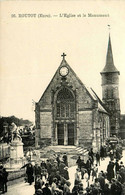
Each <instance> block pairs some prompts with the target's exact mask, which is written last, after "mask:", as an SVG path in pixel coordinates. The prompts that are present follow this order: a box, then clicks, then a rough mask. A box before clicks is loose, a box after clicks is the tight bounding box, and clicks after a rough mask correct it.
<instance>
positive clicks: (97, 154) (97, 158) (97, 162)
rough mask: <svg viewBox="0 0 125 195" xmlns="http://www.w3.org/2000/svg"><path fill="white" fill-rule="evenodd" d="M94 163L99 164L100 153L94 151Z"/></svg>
mask: <svg viewBox="0 0 125 195" xmlns="http://www.w3.org/2000/svg"><path fill="white" fill-rule="evenodd" d="M96 164H97V165H99V166H100V154H99V152H97V153H96Z"/></svg>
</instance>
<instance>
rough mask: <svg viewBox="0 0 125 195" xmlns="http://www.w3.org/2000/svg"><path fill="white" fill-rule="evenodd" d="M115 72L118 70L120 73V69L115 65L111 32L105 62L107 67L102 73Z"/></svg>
mask: <svg viewBox="0 0 125 195" xmlns="http://www.w3.org/2000/svg"><path fill="white" fill-rule="evenodd" d="M113 72H117V73H118V74H119V71H118V70H117V68H116V67H115V65H114V60H113V54H112V46H111V38H110V34H109V41H108V49H107V56H106V64H105V67H104V69H103V70H102V72H101V73H102V74H103V73H113Z"/></svg>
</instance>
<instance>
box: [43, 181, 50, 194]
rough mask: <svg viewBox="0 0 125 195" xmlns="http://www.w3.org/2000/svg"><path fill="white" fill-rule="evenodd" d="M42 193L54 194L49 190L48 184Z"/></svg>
mask: <svg viewBox="0 0 125 195" xmlns="http://www.w3.org/2000/svg"><path fill="white" fill-rule="evenodd" d="M42 191H43V195H51V194H52V193H51V190H50V189H49V184H48V183H46V184H45V187H44V188H43V189H42Z"/></svg>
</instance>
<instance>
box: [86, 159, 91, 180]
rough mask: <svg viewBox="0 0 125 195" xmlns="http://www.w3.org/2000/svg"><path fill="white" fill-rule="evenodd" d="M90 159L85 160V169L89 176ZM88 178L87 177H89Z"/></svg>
mask: <svg viewBox="0 0 125 195" xmlns="http://www.w3.org/2000/svg"><path fill="white" fill-rule="evenodd" d="M91 165H92V164H91V161H90V159H88V160H87V161H86V169H87V173H88V176H89V178H90V174H91ZM89 178H88V179H89Z"/></svg>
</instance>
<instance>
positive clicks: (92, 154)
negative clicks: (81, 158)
mask: <svg viewBox="0 0 125 195" xmlns="http://www.w3.org/2000/svg"><path fill="white" fill-rule="evenodd" d="M88 155H89V156H90V157H91V159H92V164H93V162H94V152H93V149H92V148H91V149H90V151H89V153H88Z"/></svg>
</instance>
